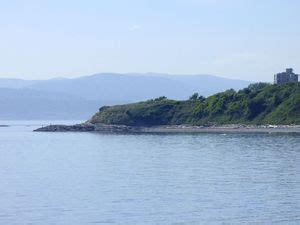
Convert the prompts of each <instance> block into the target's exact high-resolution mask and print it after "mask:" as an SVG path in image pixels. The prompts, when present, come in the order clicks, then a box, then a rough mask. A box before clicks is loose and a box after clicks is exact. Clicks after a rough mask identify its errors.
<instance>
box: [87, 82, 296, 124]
mask: <svg viewBox="0 0 300 225" xmlns="http://www.w3.org/2000/svg"><path fill="white" fill-rule="evenodd" d="M91 122H92V123H105V124H124V125H132V126H154V125H175V124H190V125H203V124H232V123H244V124H300V85H299V83H289V84H283V85H271V84H266V83H257V84H251V85H249V87H247V88H245V89H242V90H240V91H238V92H236V91H234V90H233V89H230V90H227V91H225V92H221V93H218V94H215V95H212V96H210V97H208V98H204V97H203V96H199V94H198V93H195V94H193V95H192V96H191V97H190V99H189V100H187V101H175V100H169V99H167V98H166V97H159V98H157V99H154V100H148V101H146V102H139V103H135V104H127V105H118V106H112V107H102V108H101V109H100V111H99V112H98V113H97V114H95V115H94V116H93V118H92V119H91Z"/></svg>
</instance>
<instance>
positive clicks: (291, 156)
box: [0, 121, 300, 225]
mask: <svg viewBox="0 0 300 225" xmlns="http://www.w3.org/2000/svg"><path fill="white" fill-rule="evenodd" d="M2 123H4V122H2ZM6 123H9V124H13V126H11V127H7V128H0V174H1V185H0V199H1V204H0V224H75V225H76V224H78V225H79V224H139V225H141V224H142V225H144V224H151V225H152V224H243V223H245V224H252V223H254V224H275V223H278V224H298V223H300V216H299V215H300V173H299V172H300V166H299V160H300V147H299V146H300V136H299V135H274V134H273V135H271V134H228V135H220V134H197V135H188V134H185V135H174V134H173V135H168V134H164V135H155V134H152V135H151V134H147V135H143V134H139V135H114V134H97V133H33V132H31V131H32V130H33V129H35V128H37V127H39V126H40V125H41V124H49V122H22V121H21V122H13V121H12V122H6ZM62 123H64V124H66V123H67V122H62ZM69 123H70V124H73V123H74V122H69ZM0 124H1V123H0ZM25 125H27V126H25Z"/></svg>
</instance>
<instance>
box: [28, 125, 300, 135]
mask: <svg viewBox="0 0 300 225" xmlns="http://www.w3.org/2000/svg"><path fill="white" fill-rule="evenodd" d="M34 131H37V132H99V133H298V134H300V125H241V124H229V125H212V126H190V125H161V126H151V127H146V126H125V125H107V124H91V123H83V124H76V125H70V126H67V125H49V126H45V127H41V128H38V129H36V130H34Z"/></svg>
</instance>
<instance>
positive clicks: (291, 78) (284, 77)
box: [274, 68, 298, 84]
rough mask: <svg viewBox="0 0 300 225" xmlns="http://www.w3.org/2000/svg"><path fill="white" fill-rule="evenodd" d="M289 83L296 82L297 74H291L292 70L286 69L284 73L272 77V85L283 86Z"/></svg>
mask: <svg viewBox="0 0 300 225" xmlns="http://www.w3.org/2000/svg"><path fill="white" fill-rule="evenodd" d="M289 82H298V74H295V73H294V72H293V69H291V68H289V69H286V71H285V72H282V73H277V74H275V75H274V84H284V83H289Z"/></svg>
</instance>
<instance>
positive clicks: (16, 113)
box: [0, 73, 251, 119]
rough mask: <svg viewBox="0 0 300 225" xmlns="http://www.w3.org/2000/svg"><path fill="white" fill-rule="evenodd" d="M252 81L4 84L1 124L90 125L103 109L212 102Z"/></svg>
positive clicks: (99, 79) (160, 78) (137, 77)
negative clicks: (156, 101)
mask: <svg viewBox="0 0 300 225" xmlns="http://www.w3.org/2000/svg"><path fill="white" fill-rule="evenodd" d="M250 83H251V82H250V81H243V80H233V79H227V78H221V77H217V76H212V75H170V74H156V73H146V74H138V73H132V74H117V73H100V74H95V75H90V76H83V77H79V78H73V79H67V78H59V79H50V80H22V79H5V78H1V79H0V97H1V98H0V104H1V108H0V119H87V118H89V116H90V115H91V114H93V113H94V112H95V111H97V109H98V108H99V107H100V106H103V105H113V104H121V103H130V102H136V101H142V100H147V99H151V98H156V97H159V96H166V97H168V98H171V99H187V98H188V97H189V96H190V95H192V94H193V93H194V92H198V93H199V94H200V95H204V96H208V95H211V94H214V93H216V92H220V91H224V90H227V89H230V88H233V89H236V90H237V89H241V88H244V87H246V86H248V85H249V84H250Z"/></svg>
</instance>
